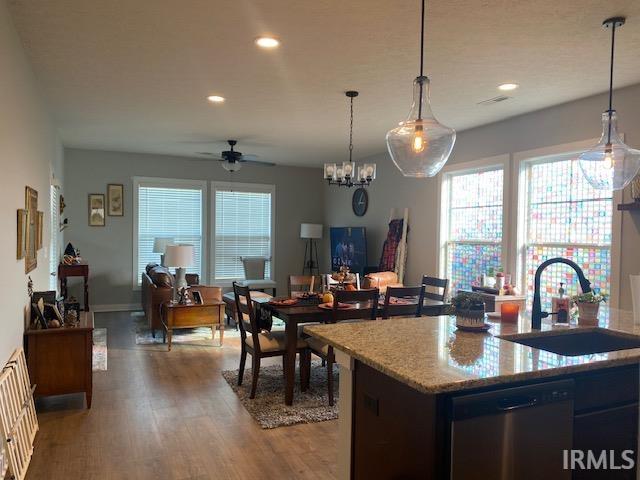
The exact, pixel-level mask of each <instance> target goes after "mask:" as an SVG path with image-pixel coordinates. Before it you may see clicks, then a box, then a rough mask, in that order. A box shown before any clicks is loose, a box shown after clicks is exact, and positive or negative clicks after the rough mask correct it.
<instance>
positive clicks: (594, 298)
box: [571, 292, 608, 325]
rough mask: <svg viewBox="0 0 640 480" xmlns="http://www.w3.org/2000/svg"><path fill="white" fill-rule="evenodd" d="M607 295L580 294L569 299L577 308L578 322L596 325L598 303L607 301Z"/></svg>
mask: <svg viewBox="0 0 640 480" xmlns="http://www.w3.org/2000/svg"><path fill="white" fill-rule="evenodd" d="M607 297H608V295H606V294H604V293H594V292H588V293H581V294H580V295H574V296H573V297H572V298H571V299H572V300H573V302H574V303H575V304H576V305H577V306H578V322H580V323H582V324H585V325H597V324H598V311H599V310H600V303H602V302H606V301H607Z"/></svg>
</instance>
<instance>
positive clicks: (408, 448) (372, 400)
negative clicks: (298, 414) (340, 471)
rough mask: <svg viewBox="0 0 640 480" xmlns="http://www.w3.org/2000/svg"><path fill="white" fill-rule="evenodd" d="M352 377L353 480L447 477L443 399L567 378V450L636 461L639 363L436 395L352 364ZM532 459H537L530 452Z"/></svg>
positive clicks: (609, 476) (610, 478)
mask: <svg viewBox="0 0 640 480" xmlns="http://www.w3.org/2000/svg"><path fill="white" fill-rule="evenodd" d="M354 377H355V378H354V385H353V387H354V388H353V424H352V428H353V430H352V441H353V443H352V462H351V465H352V476H351V477H352V478H354V479H357V480H359V479H367V480H371V479H377V478H385V479H386V478H388V479H422V478H449V477H448V475H449V467H448V465H449V464H450V462H451V455H452V454H451V451H450V448H449V446H450V444H451V437H450V427H449V425H450V424H449V420H450V413H451V412H450V411H449V410H448V407H447V405H448V400H450V399H451V398H452V397H455V396H458V395H468V394H471V393H482V392H490V391H492V390H494V389H499V388H504V387H506V386H508V387H516V386H530V385H534V384H542V383H546V382H552V381H555V380H564V379H571V380H573V382H574V385H575V389H574V391H573V409H571V408H570V409H568V411H567V416H568V417H569V418H568V425H569V427H568V428H569V435H571V431H570V425H571V412H572V411H573V421H572V422H573V444H571V436H569V438H568V441H567V447H565V448H569V446H572V448H573V449H576V450H582V451H583V452H585V455H586V454H587V453H586V452H587V451H589V450H591V451H592V452H593V454H595V455H596V456H598V455H600V452H601V451H603V450H605V451H607V453H608V454H609V452H610V451H614V456H615V462H616V465H617V466H619V465H621V464H622V463H626V462H625V461H624V459H623V458H622V457H621V455H622V452H623V451H624V450H632V451H633V454H632V456H633V458H634V459H635V460H636V462H637V447H638V408H639V407H638V390H639V388H640V385H639V378H640V373H639V371H638V365H630V366H622V367H615V368H609V369H602V370H595V371H590V372H585V373H579V374H572V375H563V376H558V377H549V378H545V379H541V380H539V381H537V382H520V383H513V384H509V385H496V386H492V387H486V388H482V389H476V390H469V391H464V392H457V393H452V394H440V395H427V394H423V393H421V392H418V391H417V390H414V389H413V388H411V387H409V386H408V385H405V384H403V383H401V382H399V381H397V380H394V379H392V378H390V377H388V376H387V375H385V374H383V373H381V372H379V371H377V370H375V369H373V368H371V367H368V366H367V365H364V364H363V363H361V362H356V363H355V372H354ZM545 428H546V427H545ZM537 433H540V431H538V432H537ZM483 434H484V435H486V434H487V432H486V431H485V432H482V431H479V432H478V438H479V439H481V438H482V435H483ZM542 434H543V438H546V436H547V435H548V436H549V440H548V441H546V440H543V441H544V442H545V443H546V444H547V445H549V442H551V441H552V440H553V439H554V437H553V436H554V431H553V428H550V429H549V431H548V432H542ZM558 448H561V447H558ZM562 454H563V452H558V455H560V456H561V455H562ZM531 455H532V456H533V458H535V457H536V451H535V448H534V449H532V452H531ZM609 460H610V459H608V460H607V461H609ZM453 461H454V462H455V459H453ZM585 464H586V459H585ZM571 475H572V478H573V479H574V480H591V479H594V480H596V479H606V480H617V479H620V480H626V479H635V478H636V468H633V469H628V470H624V469H613V470H612V469H610V468H608V469H606V470H594V469H590V470H574V471H573V472H571Z"/></svg>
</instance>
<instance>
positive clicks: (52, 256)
mask: <svg viewBox="0 0 640 480" xmlns="http://www.w3.org/2000/svg"><path fill="white" fill-rule="evenodd" d="M49 192H50V193H49V194H50V196H51V202H50V206H51V224H50V226H49V232H50V234H49V235H50V238H49V271H50V272H51V276H50V277H49V289H50V290H57V289H58V263H60V251H59V247H58V232H59V231H60V210H59V208H60V206H59V201H58V198H59V195H58V187H56V186H55V185H51V187H50V190H49Z"/></svg>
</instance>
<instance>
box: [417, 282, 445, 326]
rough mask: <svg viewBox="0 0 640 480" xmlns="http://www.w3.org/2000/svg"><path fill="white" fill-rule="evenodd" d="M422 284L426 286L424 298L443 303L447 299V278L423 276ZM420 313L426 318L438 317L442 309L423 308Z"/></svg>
mask: <svg viewBox="0 0 640 480" xmlns="http://www.w3.org/2000/svg"><path fill="white" fill-rule="evenodd" d="M422 284H423V285H425V286H426V290H425V292H424V298H429V299H431V300H437V301H440V302H444V300H445V298H446V297H447V288H448V287H449V279H448V278H437V277H430V276H428V275H425V276H423V277H422ZM422 313H423V314H424V315H427V316H432V317H433V316H438V315H441V314H442V307H424V308H423V309H422Z"/></svg>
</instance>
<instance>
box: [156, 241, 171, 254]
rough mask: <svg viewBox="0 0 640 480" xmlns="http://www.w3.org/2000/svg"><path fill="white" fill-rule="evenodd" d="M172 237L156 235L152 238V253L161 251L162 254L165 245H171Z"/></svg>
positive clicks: (165, 247)
mask: <svg viewBox="0 0 640 480" xmlns="http://www.w3.org/2000/svg"><path fill="white" fill-rule="evenodd" d="M173 243H174V242H173V238H171V237H156V238H154V239H153V253H162V254H163V255H164V252H165V250H166V249H167V245H172V244H173Z"/></svg>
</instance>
